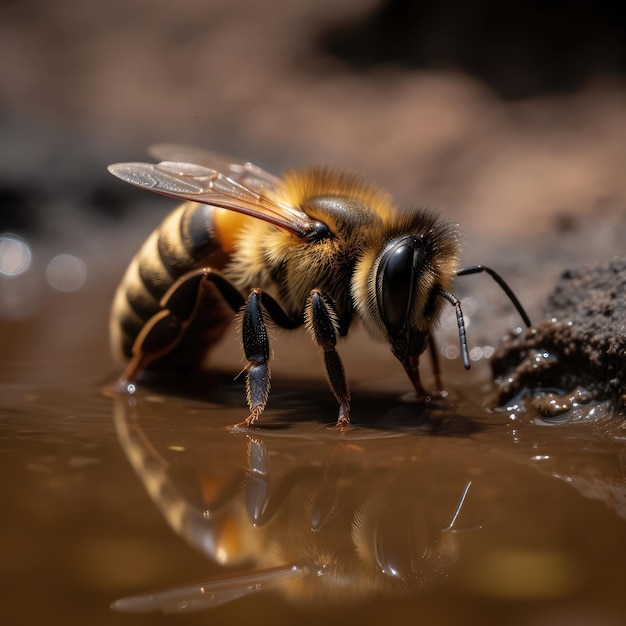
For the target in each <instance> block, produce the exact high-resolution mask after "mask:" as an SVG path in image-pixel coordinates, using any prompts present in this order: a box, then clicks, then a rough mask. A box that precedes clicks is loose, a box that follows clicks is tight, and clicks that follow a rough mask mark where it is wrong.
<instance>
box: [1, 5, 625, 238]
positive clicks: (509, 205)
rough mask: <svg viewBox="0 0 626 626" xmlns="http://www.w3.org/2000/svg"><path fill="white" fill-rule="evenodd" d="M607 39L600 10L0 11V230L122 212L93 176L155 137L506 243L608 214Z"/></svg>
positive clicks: (621, 50) (120, 191)
mask: <svg viewBox="0 0 626 626" xmlns="http://www.w3.org/2000/svg"><path fill="white" fill-rule="evenodd" d="M624 31H625V22H624V18H623V15H622V14H621V13H620V12H619V11H617V9H616V8H615V3H611V2H608V1H603V0H600V1H598V2H595V3H593V4H590V3H583V2H566V1H558V0H554V1H552V2H547V3H546V2H536V1H531V2H527V3H524V5H523V7H520V8H519V9H518V10H511V9H505V8H504V7H503V6H502V4H501V3H499V2H494V1H491V0H482V1H481V0H474V1H472V2H458V1H454V0H447V1H444V2H440V3H430V2H417V1H416V2H411V1H410V0H387V1H386V2H381V1H374V0H358V1H357V0H344V1H342V2H331V1H329V0H300V1H297V2H286V1H285V0H266V1H265V2H263V3H259V2H253V1H246V0H236V1H231V0H189V1H186V2H180V3H174V2H171V1H168V0H150V1H148V0H125V1H124V2H121V1H120V0H110V1H108V2H101V3H85V2H81V1H80V0H60V1H59V2H54V3H52V2H45V1H37V0H19V1H18V0H13V1H12V0H4V1H3V2H2V4H1V5H0V59H1V61H0V94H1V96H2V97H1V100H0V138H1V143H0V205H1V206H2V215H1V218H0V220H1V221H0V226H1V230H3V231H5V230H8V231H11V232H15V233H17V234H24V233H28V234H33V235H37V236H41V237H47V238H50V237H59V236H60V237H63V238H65V239H67V240H68V241H69V242H71V243H72V245H75V246H79V245H80V242H81V241H84V236H85V229H87V230H88V231H89V232H91V233H93V235H94V237H95V236H96V235H97V233H98V231H99V229H104V228H106V227H108V226H109V225H111V224H112V223H113V222H116V221H118V220H120V219H124V220H126V219H127V218H128V213H129V212H131V213H134V212H135V211H136V210H137V209H136V208H135V207H133V208H132V211H131V205H134V204H135V203H136V201H140V200H137V199H139V198H140V197H141V194H139V193H138V192H137V191H134V190H131V189H128V188H126V187H125V186H124V185H121V184H120V183H118V182H116V181H115V180H113V179H111V178H110V177H109V175H108V174H107V173H106V171H105V165H106V164H107V163H108V162H110V161H118V160H132V159H136V158H140V157H143V156H144V154H145V152H144V150H145V147H146V146H147V145H149V144H151V143H154V142H157V141H177V142H188V143H194V144H198V145H201V146H205V147H210V148H213V149H217V150H221V151H225V152H228V153H234V154H235V155H237V156H244V157H247V158H249V159H250V160H254V161H255V162H258V163H259V164H260V165H263V166H265V167H266V168H268V169H274V170H278V171H280V170H282V169H284V168H287V167H293V166H298V165H305V164H311V163H318V162H323V163H329V164H335V165H339V166H347V167H350V168H353V169H355V170H358V171H361V172H363V173H364V174H365V175H367V176H368V177H371V178H373V179H375V180H376V181H378V182H379V183H380V184H381V185H383V186H386V187H389V188H390V190H392V191H393V193H394V194H395V195H396V197H397V199H398V201H399V202H400V204H402V205H416V204H424V205H430V206H435V207H438V208H440V209H441V210H442V211H443V212H444V213H445V215H447V216H449V217H450V218H451V219H453V220H456V221H459V222H461V226H462V228H463V229H470V230H481V231H483V232H484V231H486V230H488V231H489V232H492V233H497V234H498V236H505V235H506V237H507V238H509V239H512V238H514V237H515V236H516V235H518V234H520V233H526V232H529V231H534V232H537V231H546V230H550V229H554V228H563V227H571V226H572V224H573V221H575V220H576V219H577V218H578V217H579V216H581V215H589V214H591V215H596V216H597V215H606V214H615V213H620V214H621V213H622V212H623V209H624V197H625V195H626V181H625V177H624V175H623V164H624V163H625V162H626V158H625V157H626V119H625V118H626V107H625V106H624V105H625V103H626V92H625V89H624V75H623V72H624V70H625V68H626V38H625V37H624V34H625V33H624ZM149 201H151V202H153V203H154V199H153V198H149ZM94 237H90V245H92V244H93V243H94Z"/></svg>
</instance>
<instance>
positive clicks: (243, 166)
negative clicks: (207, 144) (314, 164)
mask: <svg viewBox="0 0 626 626" xmlns="http://www.w3.org/2000/svg"><path fill="white" fill-rule="evenodd" d="M148 153H149V154H150V156H151V157H153V158H155V159H157V160H158V161H177V162H179V163H196V164H198V165H203V166H204V167H208V168H209V169H212V170H215V171H216V172H222V174H226V175H227V176H229V177H230V178H232V179H233V180H236V181H237V182H238V183H240V184H242V185H244V186H245V187H248V188H249V189H252V190H253V191H256V192H257V193H262V194H265V195H270V196H272V195H274V196H275V195H277V194H278V191H279V189H280V185H281V183H280V178H278V176H274V174H270V172H268V171H266V170H264V169H263V168H261V167H259V166H258V165H255V164H254V163H250V161H243V160H241V159H237V158H235V157H231V156H228V155H226V154H220V153H219V152H213V151H211V150H205V149H204V148H198V147H197V146H187V145H184V144H177V143H157V144H154V145H152V146H150V148H148Z"/></svg>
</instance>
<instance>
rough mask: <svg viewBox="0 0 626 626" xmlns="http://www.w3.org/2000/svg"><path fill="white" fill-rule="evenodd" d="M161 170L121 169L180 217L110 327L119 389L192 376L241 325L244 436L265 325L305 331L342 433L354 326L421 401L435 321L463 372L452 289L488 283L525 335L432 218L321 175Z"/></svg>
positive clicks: (125, 289)
mask: <svg viewBox="0 0 626 626" xmlns="http://www.w3.org/2000/svg"><path fill="white" fill-rule="evenodd" d="M151 154H152V156H154V157H155V158H156V159H157V160H159V161H160V162H159V163H118V164H113V165H110V166H109V168H108V169H109V171H110V172H111V173H112V174H114V175H115V176H117V177H118V178H121V179H122V180H124V181H126V182H129V183H132V184H134V185H137V186H139V187H142V188H144V189H148V190H150V191H155V192H158V193H160V194H163V195H166V196H171V197H173V198H177V199H179V200H182V201H184V203H183V204H182V205H181V206H179V207H178V208H177V209H176V210H175V211H174V212H173V213H171V214H170V215H169V216H167V217H166V218H165V220H164V221H163V222H162V223H161V225H160V226H158V227H157V229H156V230H155V231H154V232H153V233H152V234H151V235H150V236H149V237H148V239H147V240H146V242H145V243H144V244H143V246H142V247H141V249H140V250H139V252H138V253H137V254H136V255H135V257H134V258H133V260H132V261H131V263H130V265H129V267H128V269H127V271H126V274H125V275H124V278H123V279H122V282H121V284H120V286H119V287H118V289H117V292H116V295H115V298H114V302H113V306H112V311H111V318H110V332H111V344H112V350H113V353H114V356H116V357H119V358H122V359H124V358H125V359H128V364H127V366H126V369H125V371H124V373H123V375H122V378H121V380H120V385H122V386H125V385H126V386H127V385H128V384H130V383H132V382H133V381H135V380H136V379H137V378H138V376H139V375H140V374H141V373H142V372H143V371H145V370H147V369H155V368H181V367H185V368H194V367H197V366H199V365H200V363H201V362H202V360H203V358H204V357H205V355H206V353H207V352H208V351H209V350H210V349H211V347H212V346H213V345H214V344H215V343H216V342H217V341H218V340H219V339H220V337H221V336H222V335H223V334H224V332H225V330H226V328H227V327H228V325H229V324H230V323H231V321H232V320H233V318H234V317H235V316H236V315H240V316H241V337H242V344H243V352H244V354H245V358H246V360H247V365H246V367H245V369H244V371H245V374H246V399H247V403H248V406H249V409H250V414H249V416H248V417H247V418H246V420H245V421H244V422H242V424H245V425H248V426H251V425H253V424H255V423H256V422H257V420H258V419H259V416H260V415H261V413H262V412H263V410H264V409H265V406H266V404H267V400H268V397H269V392H270V368H269V359H270V345H269V337H268V325H270V324H274V325H276V326H278V327H280V328H284V329H295V328H297V327H300V326H302V325H304V327H305V328H306V330H307V331H308V333H309V335H310V336H311V339H312V341H313V343H314V344H315V345H316V346H317V347H318V348H319V349H320V350H321V352H322V355H323V363H324V369H325V373H326V377H327V380H328V383H329V386H330V389H331V391H332V393H333V394H334V396H335V398H336V399H337V402H338V404H339V415H338V418H337V425H338V426H339V427H346V426H347V425H348V424H349V422H350V391H349V386H348V382H347V378H346V374H345V371H344V367H343V364H342V361H341V358H340V357H339V354H338V352H337V349H336V345H337V340H338V338H342V337H345V336H346V335H347V333H348V330H349V328H350V325H351V323H352V321H353V320H354V319H355V318H356V319H358V320H360V321H361V322H362V323H363V325H364V327H365V328H366V329H367V331H368V332H369V334H370V335H371V336H372V337H373V338H374V339H376V340H379V341H383V342H387V343H388V344H389V345H390V346H391V350H392V352H393V354H394V355H395V357H396V358H397V359H398V360H399V361H400V363H401V364H402V366H403V368H404V370H405V371H406V373H407V375H408V377H409V379H410V381H411V383H412V385H413V387H414V388H415V391H416V392H417V394H418V395H425V393H426V392H425V390H424V388H423V386H422V383H421V381H420V373H419V358H420V355H421V354H422V353H423V352H424V351H425V350H426V348H427V347H430V355H431V360H432V362H433V370H434V372H435V379H436V385H437V387H438V389H439V390H441V388H442V387H441V380H440V374H439V363H438V359H437V356H436V355H437V352H436V349H435V346H434V340H433V337H432V332H433V330H434V329H435V328H436V326H437V322H438V319H439V317H440V314H441V310H442V307H443V306H444V305H445V304H446V303H447V304H450V305H452V306H453V307H454V308H455V309H456V319H457V325H458V333H459V340H460V354H461V357H462V360H463V364H464V366H465V368H466V369H469V367H470V362H469V356H468V350H467V340H466V334H465V325H464V321H463V313H462V310H461V302H460V301H459V299H458V298H457V297H456V296H454V295H453V293H452V292H451V288H452V283H453V281H454V279H455V278H456V277H457V276H463V275H467V274H475V273H480V272H486V273H488V274H489V275H491V276H492V277H493V278H494V279H495V280H496V281H497V283H498V284H499V285H500V286H501V287H502V289H503V290H504V291H505V293H506V294H507V295H508V297H509V298H510V300H511V301H512V303H513V305H514V306H515V308H516V309H517V311H518V312H519V313H520V315H521V316H522V319H523V320H524V323H525V324H526V325H527V326H530V321H529V319H528V316H527V315H526V313H525V311H524V309H523V307H522V305H521V304H520V302H519V301H518V299H517V298H516V297H515V295H514V294H513V292H512V291H511V289H510V288H509V287H508V285H507V284H506V283H505V282H504V280H503V279H502V278H501V277H500V275H499V274H497V273H496V272H495V271H493V270H492V269H490V268H488V267H486V266H484V265H473V266H470V267H465V268H462V269H459V268H458V263H459V261H458V257H459V253H460V242H459V233H458V232H457V230H456V228H455V227H454V226H453V225H452V224H451V223H449V222H448V221H446V220H443V219H440V218H439V217H438V216H437V215H436V214H435V213H434V212H432V211H430V210H426V209H415V210H408V211H400V210H399V209H398V208H397V207H396V205H395V204H394V202H393V200H392V198H391V196H390V194H389V193H388V192H386V191H384V190H383V189H380V188H379V187H377V186H375V185H373V184H371V183H369V182H365V181H363V180H362V179H361V178H360V177H359V176H357V175H355V174H353V173H351V172H344V171H337V170H334V169H331V168H327V167H317V168H309V169H296V170H291V171H287V172H286V173H285V174H284V175H283V176H282V177H280V178H278V177H276V176H274V175H273V174H270V173H269V172H267V171H265V170H263V169H262V168H260V167H258V166H256V165H254V164H252V163H250V162H248V161H243V160H238V159H234V158H231V157H226V156H223V155H219V154H216V153H214V152H210V151H206V150H202V149H199V148H194V147H189V146H178V145H170V144H163V145H157V146H154V147H153V148H152V149H151Z"/></svg>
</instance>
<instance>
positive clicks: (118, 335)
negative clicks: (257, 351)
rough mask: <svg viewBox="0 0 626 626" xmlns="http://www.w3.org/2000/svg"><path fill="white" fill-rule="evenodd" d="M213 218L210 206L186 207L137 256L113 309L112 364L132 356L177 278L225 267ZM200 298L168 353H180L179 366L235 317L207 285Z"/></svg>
mask: <svg viewBox="0 0 626 626" xmlns="http://www.w3.org/2000/svg"><path fill="white" fill-rule="evenodd" d="M213 217H214V209H213V207H210V206H207V205H204V204H195V203H191V202H187V203H185V204H183V205H181V206H180V207H179V208H178V209H176V210H175V211H174V212H173V213H170V215H168V216H167V217H166V218H165V220H164V221H163V222H162V223H161V225H160V226H159V227H158V228H157V229H156V230H154V231H153V232H152V234H151V235H150V236H149V237H148V239H147V240H146V242H145V243H144V244H143V246H142V247H141V249H140V250H139V252H138V253H137V254H136V255H135V257H134V258H133V260H132V261H131V263H130V265H129V267H128V269H127V270H126V274H125V275H124V278H123V279H122V282H121V283H120V285H119V287H118V288H117V292H116V294H115V299H114V301H113V307H112V309H111V322H110V333H111V350H112V353H113V356H114V357H115V358H116V359H118V360H121V359H127V358H129V357H130V356H131V352H132V347H133V344H134V342H135V339H136V338H137V335H138V334H139V332H140V330H141V329H142V327H143V326H144V324H145V323H146V322H147V321H148V320H149V319H150V318H151V317H152V316H153V315H154V314H155V313H157V312H158V311H159V310H160V309H161V307H160V305H159V302H160V300H161V298H162V297H163V295H164V294H165V292H166V291H167V290H168V289H169V288H170V287H171V286H172V285H173V284H174V283H175V282H176V281H177V280H178V279H179V278H180V277H181V276H183V275H184V274H186V273H187V272H190V271H192V270H194V269H198V268H201V267H212V268H217V269H221V268H222V267H223V266H224V264H225V263H226V261H227V260H228V258H227V255H226V254H225V253H224V252H223V251H222V248H221V246H220V242H219V240H218V238H217V235H216V231H215V228H214V223H213ZM200 295H201V298H202V300H201V307H200V308H199V312H198V315H197V316H196V320H195V322H194V324H193V325H192V327H191V328H189V329H188V331H187V333H186V341H185V342H184V345H181V346H179V348H177V349H176V354H174V353H173V354H172V356H176V357H180V356H181V350H182V351H183V352H184V355H183V358H182V359H179V360H180V361H182V362H187V363H193V362H194V361H197V360H198V359H199V358H201V356H202V355H203V354H204V352H206V350H207V349H208V348H209V347H210V346H211V344H212V343H215V341H217V339H219V336H221V334H222V333H223V330H224V328H225V326H226V325H227V324H228V323H230V320H231V319H232V316H233V313H232V311H230V310H229V309H227V307H226V306H225V305H224V304H223V302H222V301H221V298H220V297H219V296H218V295H217V294H216V293H215V291H214V289H213V288H212V286H210V285H208V286H206V288H205V289H204V292H203V293H202V294H200ZM194 348H195V349H194ZM183 349H184V350H183Z"/></svg>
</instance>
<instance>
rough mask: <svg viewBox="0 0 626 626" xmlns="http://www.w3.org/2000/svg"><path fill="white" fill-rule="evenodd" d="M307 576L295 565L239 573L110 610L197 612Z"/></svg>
mask: <svg viewBox="0 0 626 626" xmlns="http://www.w3.org/2000/svg"><path fill="white" fill-rule="evenodd" d="M308 573H309V571H308V569H307V568H304V567H298V566H295V565H285V566H283V567H273V568H269V569H265V570H258V571H253V572H240V573H235V574H232V575H229V576H225V577H223V578H213V579H211V580H208V581H206V582H203V583H196V584H192V585H186V586H183V587H175V588H173V589H165V590H163V591H154V592H149V593H142V594H137V595H134V596H128V597H126V598H122V599H120V600H116V601H115V602H114V603H113V604H112V605H111V608H112V609H113V610H115V611H121V612H124V613H149V612H152V611H162V612H163V613H181V612H189V611H200V610H202V609H208V608H213V607H216V606H220V605H222V604H226V603H227V602H232V601H233V600H236V599H238V598H241V597H243V596H246V595H249V594H251V593H254V592H256V591H264V590H266V589H270V588H272V587H275V586H277V585H280V584H282V583H285V582H287V581H289V580H293V579H294V578H300V577H301V576H305V575H307V574H308Z"/></svg>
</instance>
